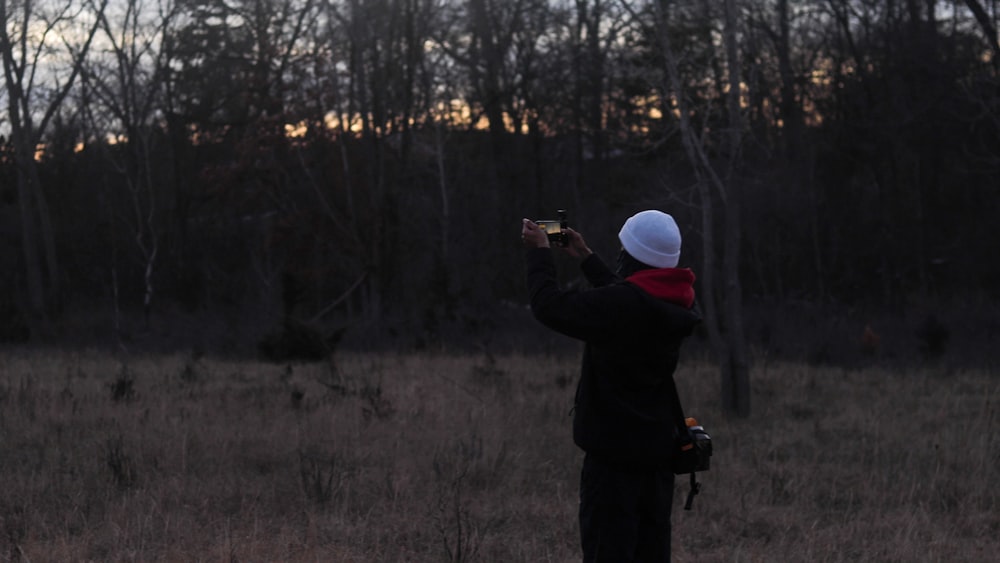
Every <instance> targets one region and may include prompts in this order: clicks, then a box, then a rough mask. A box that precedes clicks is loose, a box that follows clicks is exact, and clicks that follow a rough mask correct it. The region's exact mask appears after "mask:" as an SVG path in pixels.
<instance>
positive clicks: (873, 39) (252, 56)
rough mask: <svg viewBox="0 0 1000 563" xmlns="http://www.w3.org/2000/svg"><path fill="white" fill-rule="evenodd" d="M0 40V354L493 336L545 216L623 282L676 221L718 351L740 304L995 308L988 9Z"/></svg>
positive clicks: (247, 28) (167, 24) (460, 16)
mask: <svg viewBox="0 0 1000 563" xmlns="http://www.w3.org/2000/svg"><path fill="white" fill-rule="evenodd" d="M0 18H2V20H3V29H2V35H0V51H2V53H0V54H2V56H3V69H4V78H5V82H4V84H5V88H4V89H3V90H2V91H0V100H2V101H3V102H4V103H3V104H2V109H0V130H2V134H3V139H2V144H0V178H2V183H0V221H2V223H0V257H2V260H3V266H2V273H0V317H2V318H0V324H2V325H3V326H4V327H5V328H4V329H2V330H0V337H2V339H6V340H16V339H23V338H27V337H29V336H30V335H31V334H32V332H34V333H36V334H41V333H42V332H44V327H45V326H50V327H51V326H52V325H53V324H55V325H58V324H59V323H60V322H61V319H65V318H67V317H68V316H72V315H73V314H74V313H75V312H80V311H88V312H90V313H92V314H98V313H97V312H95V309H97V310H99V311H100V313H99V314H101V315H107V316H106V319H105V320H106V323H105V325H104V326H107V327H108V330H109V333H110V332H113V331H119V332H120V331H121V330H122V329H121V328H120V325H121V322H122V319H125V318H132V317H134V316H136V315H141V316H140V317H139V318H143V317H144V318H145V321H144V322H147V323H155V319H156V315H157V314H158V312H162V311H167V310H178V309H179V310H186V311H190V312H193V313H199V314H201V313H206V314H211V315H220V316H231V317H232V318H240V319H254V320H253V322H254V323H256V325H255V326H259V327H260V331H261V332H263V331H265V330H274V329H275V328H276V327H281V326H284V327H285V331H286V332H285V334H287V331H288V330H289V329H288V327H289V326H299V325H307V326H313V325H315V326H322V327H325V328H324V337H329V338H334V337H335V336H336V335H339V334H340V331H341V329H343V328H344V327H357V326H367V327H379V328H381V329H384V331H385V332H386V333H390V332H391V333H396V334H402V335H404V337H405V338H407V339H408V340H409V341H412V342H418V343H429V342H430V341H433V340H434V339H435V338H440V337H441V335H442V334H443V332H442V331H444V330H446V327H449V326H451V327H456V326H457V327H460V328H461V330H462V331H464V332H465V333H466V334H475V333H478V332H487V333H488V332H489V331H491V330H494V329H495V328H496V325H497V324H498V323H500V322H501V321H500V320H499V319H501V318H502V317H503V311H505V310H507V309H508V308H513V309H517V308H519V307H521V306H522V305H523V303H524V299H525V298H524V295H523V287H522V285H523V284H522V274H521V262H520V260H521V255H520V252H519V246H518V244H517V243H518V236H517V233H518V230H519V220H520V218H521V217H522V216H525V215H527V216H532V217H536V218H551V217H554V215H555V212H556V210H557V209H560V208H565V209H567V210H568V211H569V214H570V221H571V222H572V223H573V224H574V225H575V226H577V227H578V228H579V229H580V230H581V231H583V232H584V233H585V234H586V235H587V236H588V240H589V241H590V242H592V246H594V247H595V248H596V249H598V250H599V251H600V252H601V253H602V254H604V255H605V256H606V257H607V258H608V259H609V260H613V258H614V254H615V252H616V251H617V245H616V243H615V233H616V232H617V228H618V226H619V225H620V222H621V221H622V220H623V219H624V218H625V217H627V216H628V215H630V214H631V213H634V212H635V211H637V210H640V209H643V208H647V207H657V208H660V209H664V210H668V211H670V212H672V213H673V214H674V215H675V216H676V217H677V218H678V219H679V222H680V223H681V225H682V228H683V229H684V232H685V234H686V239H685V255H684V256H683V257H682V261H683V262H684V263H685V264H686V265H689V266H692V267H695V268H697V269H698V270H699V275H700V276H702V279H703V283H711V284H712V285H709V286H708V287H704V288H702V296H703V297H702V299H704V300H707V301H708V302H709V305H710V307H709V309H710V312H711V308H712V305H713V304H714V305H717V306H718V309H719V313H718V315H717V316H718V318H719V319H720V322H719V324H718V327H717V328H719V330H721V331H725V330H726V329H727V327H726V325H727V322H728V323H729V324H732V322H733V321H732V319H733V318H732V317H726V314H724V311H726V310H727V304H728V303H732V299H733V297H732V295H731V294H729V295H727V293H726V291H727V290H726V288H727V287H729V288H731V287H732V286H733V283H734V282H735V283H736V285H735V287H736V288H737V290H738V291H739V293H740V295H741V296H742V298H743V299H745V300H750V301H768V302H786V301H788V300H791V299H794V300H800V301H809V302H839V303H847V304H858V303H873V302H877V303H881V304H885V305H887V306H890V307H903V306H905V305H907V304H908V303H910V302H912V301H913V300H938V299H942V298H947V297H949V296H951V295H954V294H957V293H966V294H968V293H972V294H976V295H985V296H991V297H995V295H996V290H995V288H996V287H997V286H998V282H1000V266H998V262H997V261H996V260H993V259H992V258H993V252H994V249H995V247H996V236H995V235H994V234H993V233H992V229H991V227H992V225H993V224H994V220H995V217H997V215H998V213H1000V205H998V203H1000V198H998V197H997V188H998V185H1000V183H998V178H1000V75H998V70H1000V59H998V56H997V55H998V53H1000V47H998V44H997V31H996V30H997V23H998V18H1000V2H997V0H965V1H963V2H958V1H942V0H893V1H884V0H882V1H869V0H802V1H792V0H726V1H725V2H710V1H696V2H666V1H653V2H645V1H640V2H631V1H624V0H622V1H618V0H616V1H611V0H577V1H575V2H568V1H554V0H510V1H502V2H501V1H493V0H445V1H441V0H272V1H262V0H208V1H205V0H198V1H194V0H120V1H106V0H62V1H54V0H41V1H36V2H30V3H29V2H16V1H9V0H0ZM713 280H714V281H713ZM567 281H571V280H567ZM727 319H728V321H727ZM730 328H731V327H730ZM279 340H280V339H279ZM270 343H271V345H273V346H277V347H279V348H280V347H281V346H285V345H286V344H282V343H281V342H277V343H276V342H274V341H271V342H270Z"/></svg>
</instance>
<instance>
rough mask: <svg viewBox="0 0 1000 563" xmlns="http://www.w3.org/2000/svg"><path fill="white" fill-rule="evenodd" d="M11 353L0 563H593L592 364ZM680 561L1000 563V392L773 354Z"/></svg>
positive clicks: (5, 372)
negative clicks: (579, 388)
mask: <svg viewBox="0 0 1000 563" xmlns="http://www.w3.org/2000/svg"><path fill="white" fill-rule="evenodd" d="M339 368H340V376H339V377H333V376H331V373H330V370H329V369H328V367H327V366H325V365H293V366H284V365H271V364H261V363H255V362H228V361H219V360H211V359H206V358H202V359H194V358H190V357H185V356H183V355H178V356H170V357H151V358H143V359H135V358H133V359H131V360H128V361H127V362H123V361H122V360H121V359H117V358H112V357H109V356H104V355H101V354H98V353H69V352H59V351H53V352H37V351H36V352H28V351H17V350H14V351H11V350H8V351H6V352H3V353H2V354H0V561H32V562H41V561H365V562H368V561H373V562H382V561H388V562H395V561H431V562H436V561H444V562H447V561H487V562H493V561H496V562H518V561H524V562H540V561H556V562H563V561H575V560H578V548H577V531H576V521H575V518H576V503H577V490H576V488H577V482H578V475H579V464H580V460H581V454H580V453H579V452H578V451H577V450H576V449H575V447H574V446H573V445H572V442H571V439H570V417H569V411H570V408H571V404H572V396H573V386H574V384H575V379H576V373H577V358H576V357H575V355H567V356H564V357H552V356H522V355H505V356H497V357H496V358H491V357H488V356H461V357H450V356H446V355H431V354H425V355H392V354H386V355H378V356H375V355H372V356H361V355H346V354H345V355H344V356H343V357H341V358H340V363H339ZM678 376H679V385H680V387H681V392H682V394H683V395H684V399H685V402H686V406H687V409H688V411H689V414H691V415H694V416H697V417H698V418H699V419H700V420H701V421H702V422H703V423H704V424H705V426H706V427H707V429H708V431H709V432H710V433H711V434H712V436H713V442H714V444H715V448H716V454H715V456H714V458H713V469H712V470H711V471H710V472H708V473H705V474H703V475H702V481H703V487H704V488H703V492H702V494H701V495H699V496H698V498H697V499H696V502H695V506H694V510H693V511H691V512H685V511H683V510H681V504H682V502H683V495H684V494H685V493H686V490H687V482H686V480H681V479H679V480H678V484H677V491H676V498H675V510H674V545H675V546H676V548H675V557H674V559H675V561H681V562H684V561H690V562H694V561H697V562H703V561H707V562H713V561H762V562H772V561H906V562H909V561H949V562H950V561H994V560H996V558H997V557H998V553H1000V488H998V487H997V481H998V477H1000V475H998V465H1000V437H998V431H1000V426H998V423H997V402H998V400H1000V375H996V374H991V373H987V372H977V371H959V370H953V371H948V370H946V369H944V368H932V367H927V368H924V369H921V370H917V371H912V370H911V371H907V372H902V371H894V370H890V369H887V368H880V367H877V366H872V367H869V368H865V369H856V370H844V369H836V368H822V367H809V366H806V365H796V364H770V365H764V364H763V363H761V362H759V363H758V365H757V366H756V367H755V368H754V371H753V375H752V377H753V385H754V397H753V403H754V415H753V417H752V418H751V419H749V420H727V419H725V418H724V417H723V416H722V415H721V414H720V413H719V412H718V407H717V400H716V393H717V387H718V384H717V377H718V376H717V373H716V371H715V369H714V368H712V367H711V366H710V365H708V364H706V363H701V362H698V361H694V360H687V362H686V363H685V364H684V365H683V366H682V368H681V369H680V370H679V373H678Z"/></svg>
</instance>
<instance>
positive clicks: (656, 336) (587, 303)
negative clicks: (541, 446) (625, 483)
mask: <svg viewBox="0 0 1000 563" xmlns="http://www.w3.org/2000/svg"><path fill="white" fill-rule="evenodd" d="M526 260H527V278H528V280H527V281H528V290H529V295H530V299H531V309H532V312H533V313H534V315H535V318H537V319H538V320H539V321H541V322H542V323H543V324H545V325H546V326H548V327H549V328H551V329H553V330H555V331H558V332H560V333H562V334H565V335H567V336H570V337H573V338H576V339H579V340H582V341H584V342H585V347H584V353H583V366H582V373H581V377H580V382H579V384H578V386H577V392H576V406H575V410H574V418H573V439H574V441H575V442H576V444H577V445H578V446H579V447H580V448H581V449H583V450H584V451H586V452H587V453H588V454H591V455H594V456H596V457H599V458H602V459H605V460H606V461H607V462H609V463H616V464H621V465H624V466H629V467H664V466H666V465H667V464H669V462H670V459H671V456H672V452H673V450H674V448H673V447H672V445H673V440H674V437H675V434H676V427H677V422H676V421H677V418H678V417H677V413H675V412H674V408H673V407H672V406H671V405H672V398H671V394H672V393H673V386H672V385H671V381H670V376H671V375H672V374H673V372H674V369H675V368H676V367H677V360H678V355H679V351H680V345H681V342H682V341H683V340H684V338H686V337H687V336H689V335H690V334H691V332H692V330H693V328H694V326H695V325H696V324H697V322H698V321H699V316H698V314H697V313H696V312H695V310H694V309H693V308H689V307H684V306H681V305H676V304H673V303H669V302H666V301H664V300H661V299H657V298H654V297H653V296H651V295H650V294H649V293H647V292H646V291H644V290H643V289H640V288H639V287H638V286H637V285H635V284H633V283H630V282H627V281H622V280H620V279H619V278H617V277H616V276H615V274H614V273H613V272H612V271H611V270H610V269H609V268H608V267H607V266H606V265H605V264H604V262H603V261H601V259H600V258H599V257H598V256H597V255H596V254H592V255H591V256H589V257H588V258H586V259H585V260H584V261H583V262H582V263H581V269H582V270H583V273H584V275H585V276H586V277H587V280H588V281H589V282H590V283H591V284H592V285H593V286H594V287H593V289H588V290H582V291H580V290H561V289H560V288H559V286H558V282H557V280H556V268H555V263H554V261H553V257H552V251H551V250H550V249H545V248H538V249H531V250H529V251H528V252H527V255H526Z"/></svg>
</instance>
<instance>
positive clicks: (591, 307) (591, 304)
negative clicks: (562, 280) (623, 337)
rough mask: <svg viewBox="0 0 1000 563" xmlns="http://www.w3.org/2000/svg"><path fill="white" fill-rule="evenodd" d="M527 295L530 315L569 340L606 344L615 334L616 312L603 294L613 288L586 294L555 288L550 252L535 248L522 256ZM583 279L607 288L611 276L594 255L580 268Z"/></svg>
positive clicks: (556, 282) (557, 286)
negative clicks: (603, 342)
mask: <svg viewBox="0 0 1000 563" xmlns="http://www.w3.org/2000/svg"><path fill="white" fill-rule="evenodd" d="M525 259H526V266H527V282H528V295H529V298H530V302H531V312H532V313H533V314H534V316H535V318H536V319H538V321H539V322H541V323H542V324H544V325H545V326H547V327H549V328H551V329H552V330H555V331H556V332H559V333H562V334H564V335H566V336H569V337H571V338H576V339H579V340H583V341H587V342H597V341H601V340H607V339H608V338H610V337H613V335H614V334H616V326H615V324H616V323H618V322H620V321H621V319H620V314H619V313H620V308H619V306H617V305H615V303H616V301H615V300H614V299H608V298H607V294H606V293H605V292H607V291H609V290H612V291H613V288H605V289H598V290H590V291H580V290H576V289H568V290H563V289H560V288H559V283H558V281H557V279H556V267H555V261H554V259H553V256H552V250H551V249H548V248H535V249H530V250H528V252H527V254H526V257H525ZM581 267H582V268H583V270H584V274H585V275H586V276H587V279H588V280H589V281H590V282H591V283H593V284H595V285H596V284H602V286H603V285H607V284H609V283H611V282H612V281H614V279H615V277H614V274H613V273H612V272H611V271H610V270H609V269H608V267H607V266H605V265H604V263H603V262H602V261H601V260H600V258H598V257H597V256H596V255H591V256H589V257H588V258H587V259H586V260H584V262H583V263H582V264H581Z"/></svg>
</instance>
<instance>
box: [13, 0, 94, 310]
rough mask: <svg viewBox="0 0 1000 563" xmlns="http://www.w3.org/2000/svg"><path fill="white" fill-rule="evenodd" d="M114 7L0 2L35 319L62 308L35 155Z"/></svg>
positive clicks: (49, 221)
mask: <svg viewBox="0 0 1000 563" xmlns="http://www.w3.org/2000/svg"><path fill="white" fill-rule="evenodd" d="M107 1H108V0H86V1H83V2H75V1H70V2H38V3H35V2H31V1H28V0H25V1H23V2H12V1H10V0H0V57H2V58H3V71H4V80H5V83H6V86H7V111H8V116H7V117H8V119H9V121H10V130H11V140H12V144H13V147H14V158H15V161H16V163H17V189H18V202H19V204H20V206H21V246H22V249H23V255H24V265H25V281H26V282H27V289H28V297H29V302H30V305H31V308H32V310H33V312H34V313H35V314H36V315H46V314H47V313H48V312H49V311H51V310H52V309H53V308H55V307H57V306H58V302H59V286H60V276H59V261H58V257H57V256H56V244H55V232H54V227H53V225H52V217H51V214H50V211H49V204H48V201H47V199H46V197H45V193H44V191H43V190H42V185H41V180H40V178H39V175H38V167H37V163H36V160H35V159H36V154H37V151H38V150H40V149H42V143H43V139H44V135H45V132H46V129H47V127H48V126H49V123H50V121H51V120H52V118H53V116H54V115H55V114H56V112H57V111H59V109H60V108H61V107H62V105H63V102H64V100H65V99H66V96H67V95H68V94H69V92H70V90H71V89H72V87H73V84H74V82H75V80H76V78H77V76H78V75H79V73H80V69H81V66H82V65H83V61H84V60H85V59H86V57H87V53H88V51H89V50H90V46H91V42H92V41H93V39H94V36H95V34H96V33H97V29H98V26H99V25H100V18H101V15H102V14H103V13H104V9H105V7H106V6H107ZM55 43H61V46H56V45H55Z"/></svg>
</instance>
